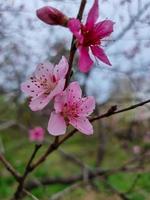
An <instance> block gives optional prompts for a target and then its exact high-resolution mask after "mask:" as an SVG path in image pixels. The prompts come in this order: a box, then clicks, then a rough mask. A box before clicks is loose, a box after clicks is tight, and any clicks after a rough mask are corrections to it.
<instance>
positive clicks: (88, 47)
mask: <svg viewBox="0 0 150 200" xmlns="http://www.w3.org/2000/svg"><path fill="white" fill-rule="evenodd" d="M98 9H99V5H98V0H95V1H94V4H93V6H92V8H91V9H90V11H89V13H88V17H87V20H86V23H85V24H84V25H83V24H82V23H81V22H80V21H79V20H78V19H74V18H72V19H70V20H69V21H68V27H69V29H70V30H71V32H72V33H73V34H74V36H75V37H76V40H77V48H78V50H79V62H78V65H79V69H80V70H81V71H82V72H88V71H89V70H90V69H91V67H92V65H93V60H92V59H91V57H90V55H89V51H91V52H92V54H93V55H94V56H95V57H96V58H98V59H99V60H101V61H102V62H103V63H105V64H107V65H111V63H110V61H109V59H108V57H107V56H106V54H105V52H104V50H103V49H102V48H101V47H100V45H101V43H102V40H103V39H104V38H106V37H108V36H110V34H111V33H112V32H113V24H114V23H113V22H112V21H111V20H104V21H101V22H97V19H98V17H99V13H98Z"/></svg>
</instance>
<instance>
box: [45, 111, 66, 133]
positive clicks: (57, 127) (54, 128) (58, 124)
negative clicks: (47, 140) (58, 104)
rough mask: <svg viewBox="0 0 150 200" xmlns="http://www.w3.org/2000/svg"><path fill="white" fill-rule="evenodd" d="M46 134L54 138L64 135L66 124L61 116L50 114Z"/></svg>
mask: <svg viewBox="0 0 150 200" xmlns="http://www.w3.org/2000/svg"><path fill="white" fill-rule="evenodd" d="M48 132H49V133H50V134H51V135H54V136H58V135H63V134H65V132H66V123H65V120H64V118H63V116H62V115H61V114H57V113H55V112H52V113H51V116H50V119H49V122H48Z"/></svg>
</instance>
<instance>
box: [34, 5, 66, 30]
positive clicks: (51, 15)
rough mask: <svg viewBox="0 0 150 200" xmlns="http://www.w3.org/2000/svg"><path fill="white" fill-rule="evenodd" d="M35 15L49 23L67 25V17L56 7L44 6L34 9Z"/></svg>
mask: <svg viewBox="0 0 150 200" xmlns="http://www.w3.org/2000/svg"><path fill="white" fill-rule="evenodd" d="M36 14H37V17H38V18H39V19H40V20H42V21H43V22H45V23H46V24H50V25H60V26H64V27H67V22H68V20H69V18H68V17H67V16H66V15H64V14H63V13H62V12H61V11H59V10H57V9H56V8H53V7H50V6H45V7H43V8H40V9H38V10H37V11H36Z"/></svg>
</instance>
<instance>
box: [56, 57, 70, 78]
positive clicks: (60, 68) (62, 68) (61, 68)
mask: <svg viewBox="0 0 150 200" xmlns="http://www.w3.org/2000/svg"><path fill="white" fill-rule="evenodd" d="M68 68H69V65H68V61H67V59H66V58H65V57H64V56H62V59H61V60H60V62H59V63H58V65H56V66H55V67H54V76H55V78H56V80H60V79H63V78H65V76H66V74H67V71H68Z"/></svg>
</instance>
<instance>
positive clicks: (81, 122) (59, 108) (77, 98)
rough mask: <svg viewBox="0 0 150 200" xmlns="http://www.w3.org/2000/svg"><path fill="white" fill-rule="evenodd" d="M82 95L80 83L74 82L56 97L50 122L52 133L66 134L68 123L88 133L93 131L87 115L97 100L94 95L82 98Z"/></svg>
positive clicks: (49, 128) (55, 134)
mask: <svg viewBox="0 0 150 200" xmlns="http://www.w3.org/2000/svg"><path fill="white" fill-rule="evenodd" d="M81 95H82V91H81V88H80V86H79V84H78V83H77V82H72V83H70V85H69V86H68V87H67V88H66V90H65V91H63V92H61V93H60V94H59V95H57V96H56V97H55V101H54V108H55V111H53V112H52V113H51V116H50V120H49V123H48V131H49V133H50V134H52V135H54V136H57V135H63V134H65V132H66V127H67V125H68V124H71V125H72V126H74V127H75V128H76V129H78V130H79V131H80V132H82V133H84V134H86V135H90V134H92V133H93V127H92V125H91V123H90V122H89V120H88V119H87V117H88V116H89V115H90V114H91V113H92V112H93V109H94V108H95V100H94V98H93V97H92V96H89V97H84V98H82V97H81Z"/></svg>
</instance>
